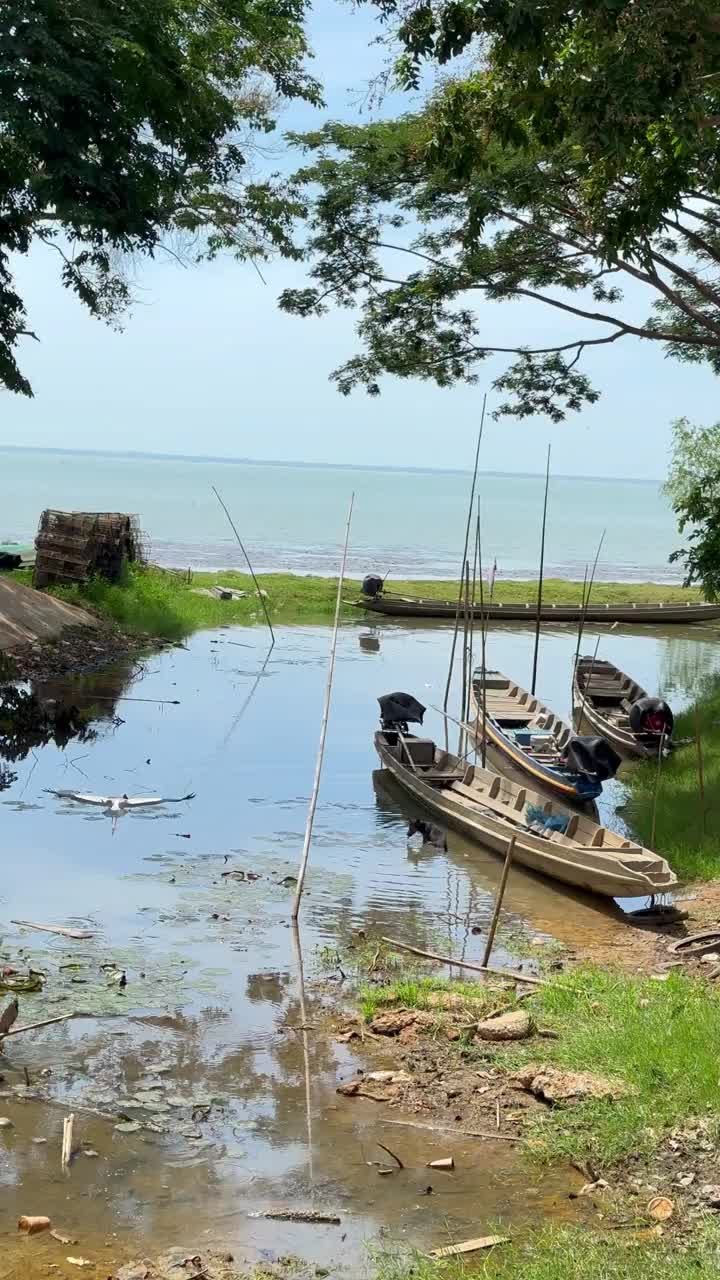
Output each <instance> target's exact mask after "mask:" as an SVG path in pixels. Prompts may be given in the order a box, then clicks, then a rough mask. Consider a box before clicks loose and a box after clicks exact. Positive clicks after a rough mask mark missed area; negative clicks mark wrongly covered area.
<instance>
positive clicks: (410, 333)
mask: <svg viewBox="0 0 720 1280" xmlns="http://www.w3.org/2000/svg"><path fill="white" fill-rule="evenodd" d="M377 3H378V7H380V8H381V9H382V10H383V12H384V14H385V15H386V16H387V17H388V18H389V19H390V20H391V21H394V22H395V24H396V34H397V35H399V37H400V39H401V41H402V42H403V43H404V46H405V52H404V53H403V55H402V57H401V59H400V62H399V71H400V74H401V76H402V77H403V78H404V79H405V81H406V82H408V83H410V84H412V83H413V82H414V80H415V79H416V76H417V69H418V67H419V65H420V63H421V62H422V60H423V59H424V58H434V59H435V60H436V61H437V62H440V63H445V62H449V61H450V60H451V59H452V58H453V57H455V56H457V55H458V54H459V53H466V55H469V56H472V57H473V58H474V59H475V61H476V63H477V70H475V71H473V72H472V73H470V74H468V73H467V70H466V71H465V74H464V75H463V77H462V78H460V79H459V80H457V81H454V82H453V81H450V82H448V83H446V84H445V85H443V86H442V87H441V88H440V89H438V90H437V91H436V92H435V93H434V94H433V95H432V97H431V98H430V100H429V101H428V103H427V104H426V106H425V107H424V108H423V109H422V110H421V111H419V112H417V113H416V114H414V115H408V116H405V117H402V118H400V119H397V120H394V121H390V122H382V123H379V124H370V125H366V126H361V127H353V126H350V127H348V126H343V125H337V124H329V125H327V126H326V127H325V128H324V129H322V130H320V131H318V132H317V133H314V134H310V135H304V136H302V137H295V138H294V139H293V141H294V142H295V143H296V145H298V146H301V147H303V148H305V150H306V151H307V152H309V153H310V154H311V156H312V161H311V163H309V164H308V165H307V166H306V167H305V168H304V169H303V170H301V172H300V173H299V174H298V175H297V184H298V189H299V190H300V191H301V192H302V193H303V195H304V198H305V200H306V205H307V219H308V228H307V230H308V234H307V240H306V244H305V249H306V253H307V256H308V260H309V264H310V273H311V277H312V281H313V282H312V285H311V286H310V287H309V288H307V289H304V290H288V291H286V292H285V293H284V294H283V295H282V297H281V305H282V306H283V307H284V308H285V309H286V310H288V311H293V312H296V313H298V314H317V313H322V312H323V311H325V310H327V309H328V308H329V307H331V306H333V305H339V306H343V307H351V308H358V309H359V311H360V318H359V324H358V333H359V336H360V339H361V341H362V344H363V350H362V351H361V353H360V354H358V355H356V356H353V357H352V358H351V359H350V360H349V361H348V362H347V363H346V364H345V365H344V366H342V368H340V369H339V370H337V371H336V374H335V375H334V376H335V377H336V380H337V383H338V386H339V388H340V390H341V391H343V392H345V393H347V392H349V391H350V390H351V389H352V388H353V387H355V386H364V387H365V388H366V389H367V390H368V391H369V392H370V393H371V394H376V393H377V392H378V391H379V386H380V380H381V378H382V376H383V374H394V375H396V376H400V377H421V378H426V379H431V380H433V381H435V382H436V383H438V384H439V385H441V386H448V385H451V384H453V383H455V382H458V381H461V380H465V381H470V382H472V381H474V380H476V378H477V376H478V367H479V365H480V363H481V362H482V361H484V360H485V359H487V358H488V357H489V356H491V355H493V354H496V353H499V354H503V355H508V356H510V357H514V359H511V361H510V362H509V365H508V367H506V368H505V369H504V371H503V372H502V373H501V374H500V376H499V377H497V378H496V380H495V384H494V385H495V386H496V388H498V389H499V390H500V391H502V392H504V393H507V398H506V399H505V400H504V402H503V403H502V405H501V406H500V410H499V411H500V412H505V413H512V414H516V415H519V416H525V415H528V414H532V413H536V412H544V413H547V414H549V415H550V416H551V417H552V418H554V419H556V420H559V419H561V418H563V417H564V416H565V415H566V413H567V412H568V411H572V410H577V409H579V408H581V407H582V405H583V404H584V403H587V402H592V401H594V400H595V399H597V392H596V391H595V389H594V388H593V387H592V385H591V383H590V381H589V379H588V377H587V375H586V374H585V373H584V372H583V369H582V357H583V353H584V352H586V351H587V349H588V348H591V347H602V346H611V345H613V344H615V343H617V342H618V341H621V340H623V339H628V338H636V339H645V340H647V341H649V342H652V343H655V344H658V345H659V346H661V347H662V348H664V350H665V351H666V352H669V353H670V354H672V355H674V356H676V357H679V358H680V359H683V360H687V361H697V362H705V363H708V364H709V365H710V366H711V367H712V368H713V370H714V371H716V372H717V371H718V370H719V369H720V141H719V134H718V122H720V14H718V15H715V14H713V13H712V6H711V5H709V4H707V3H698V2H697V0H679V3H677V4H672V5H670V4H667V3H664V0H660V2H659V3H658V2H656V0H652V3H651V0H632V2H630V0H591V2H588V3H585V4H579V5H575V6H574V7H571V6H569V5H567V4H561V3H559V2H557V0H546V2H544V3H542V4H540V3H535V2H534V0H517V2H516V0H513V2H512V3H510V0H487V2H482V0H478V2H477V3H472V2H470V3H457V2H453V3H448V4H444V5H440V6H437V7H436V6H432V5H428V4H423V3H420V4H413V3H409V4H408V3H407V2H406V0H377ZM628 281H632V282H633V285H634V286H641V287H642V288H643V289H644V290H645V291H646V293H647V312H646V314H642V313H637V301H636V295H637V288H634V289H633V299H632V302H631V303H627V302H625V300H624V298H623V284H624V283H626V282H628ZM520 299H528V300H533V301H536V302H538V303H542V304H543V305H544V306H545V307H546V308H547V309H548V320H549V319H550V315H551V314H552V313H555V314H556V315H558V314H560V315H562V316H563V317H564V318H565V320H567V321H570V322H572V323H573V325H575V326H576V327H575V330H574V332H573V333H572V335H571V336H570V337H569V338H567V339H564V340H562V341H552V340H551V339H548V341H547V342H537V341H536V342H534V343H532V344H531V343H529V342H527V341H526V340H523V335H522V334H519V335H518V340H517V343H514V342H513V343H511V344H502V343H497V342H496V341H494V340H493V333H492V330H493V327H494V319H495V313H494V311H493V309H492V308H489V309H488V308H487V307H484V306H483V304H484V303H486V302H506V301H511V300H520Z"/></svg>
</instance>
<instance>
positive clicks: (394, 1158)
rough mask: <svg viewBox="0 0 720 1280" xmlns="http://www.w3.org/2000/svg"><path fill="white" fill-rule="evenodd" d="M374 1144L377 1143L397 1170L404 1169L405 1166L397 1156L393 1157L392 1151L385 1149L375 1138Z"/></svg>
mask: <svg viewBox="0 0 720 1280" xmlns="http://www.w3.org/2000/svg"><path fill="white" fill-rule="evenodd" d="M375 1142H376V1143H377V1146H378V1147H380V1148H381V1150H382V1151H385V1152H386V1153H387V1154H388V1155H389V1156H390V1159H391V1160H394V1161H395V1163H396V1165H397V1167H398V1169H404V1168H405V1165H404V1164H403V1162H402V1160H401V1159H400V1157H399V1156H396V1155H395V1152H394V1151H391V1150H390V1148H389V1147H386V1146H385V1144H384V1143H383V1142H378V1140H377V1138H376V1139H375Z"/></svg>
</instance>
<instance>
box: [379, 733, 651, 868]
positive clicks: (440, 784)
mask: <svg viewBox="0 0 720 1280" xmlns="http://www.w3.org/2000/svg"><path fill="white" fill-rule="evenodd" d="M382 736H383V737H384V739H385V742H386V744H387V745H388V746H389V747H390V748H391V750H392V753H393V755H394V756H395V757H396V759H397V760H398V761H399V762H400V763H401V764H402V765H404V766H405V768H409V769H410V770H411V772H412V773H414V774H416V775H417V777H418V779H419V780H421V781H423V782H425V783H429V784H430V785H431V786H433V787H436V788H438V789H441V790H448V791H449V793H450V794H451V796H452V799H453V800H454V801H455V802H456V803H458V804H460V805H461V806H462V807H464V808H467V809H468V811H469V813H468V816H471V811H472V812H474V813H476V814H477V813H480V814H483V813H484V814H486V815H488V816H492V817H494V818H499V819H500V820H501V821H504V822H506V823H508V824H510V825H511V826H513V827H516V828H517V829H518V830H522V831H527V832H531V833H532V834H533V835H536V836H539V837H540V838H541V839H544V840H548V841H550V842H551V843H553V844H559V845H565V846H568V847H571V848H584V849H597V850H600V849H604V850H606V851H609V850H618V851H620V850H622V851H624V852H627V851H628V850H630V851H634V852H636V853H641V852H643V850H642V849H641V846H640V845H638V844H636V843H634V842H633V841H631V840H628V839H627V838H626V837H624V836H622V835H619V834H618V833H617V832H615V831H611V830H610V829H609V828H608V827H603V826H600V825H598V823H596V822H594V821H593V820H592V818H591V817H590V816H589V815H588V814H585V813H575V812H573V811H571V810H569V809H567V808H565V807H564V806H563V805H562V804H561V803H559V802H558V801H557V800H548V799H547V798H546V797H545V796H544V795H540V794H539V793H538V792H535V791H532V790H530V789H529V788H528V787H521V786H517V785H516V783H514V782H511V781H510V779H509V778H504V777H502V776H501V775H500V774H498V773H493V772H492V771H491V770H490V769H483V768H482V767H481V766H480V765H468V764H465V763H464V762H462V761H460V760H458V758H457V757H456V756H454V755H452V754H450V753H449V752H446V751H443V750H442V749H441V748H439V747H437V746H436V745H435V743H434V742H433V741H432V739H430V738H416V737H414V736H413V735H412V734H407V735H405V734H402V735H398V734H397V733H395V732H393V731H385V732H383V735H382ZM648 856H649V858H651V859H652V857H653V855H648Z"/></svg>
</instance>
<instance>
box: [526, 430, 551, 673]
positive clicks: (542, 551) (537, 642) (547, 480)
mask: <svg viewBox="0 0 720 1280" xmlns="http://www.w3.org/2000/svg"><path fill="white" fill-rule="evenodd" d="M549 488H550V445H548V450H547V465H546V467H545V497H544V499H543V518H542V532H541V534H540V571H539V574H538V592H537V613H536V615H535V648H534V651H533V665H532V682H531V684H530V692H531V693H532V694H534V693H535V685H536V684H537V667H538V650H539V648H540V615H541V613H542V591H543V574H544V572H545V529H546V526H547V507H548V489H549Z"/></svg>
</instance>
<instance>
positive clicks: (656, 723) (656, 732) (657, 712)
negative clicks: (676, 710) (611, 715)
mask: <svg viewBox="0 0 720 1280" xmlns="http://www.w3.org/2000/svg"><path fill="white" fill-rule="evenodd" d="M674 724H675V718H674V716H673V713H672V711H671V710H670V708H669V706H668V704H667V702H663V699H662V698H638V700H637V702H633V704H632V706H631V708H630V728H631V729H632V731H633V733H640V734H647V735H648V736H650V737H653V738H660V737H662V736H663V734H664V736H665V737H666V738H670V737H672V731H673V725H674Z"/></svg>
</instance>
